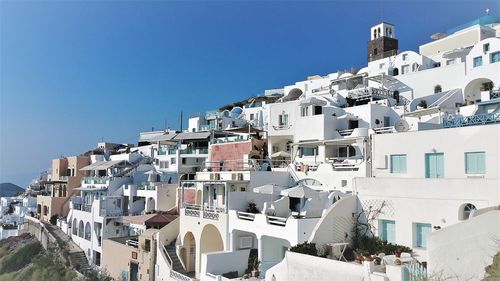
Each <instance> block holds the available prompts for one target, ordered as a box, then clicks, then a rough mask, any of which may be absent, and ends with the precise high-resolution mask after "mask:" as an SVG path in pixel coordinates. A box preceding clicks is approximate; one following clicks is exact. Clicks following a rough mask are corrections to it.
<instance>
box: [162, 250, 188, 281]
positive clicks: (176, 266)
mask: <svg viewBox="0 0 500 281" xmlns="http://www.w3.org/2000/svg"><path fill="white" fill-rule="evenodd" d="M165 250H166V252H167V255H168V257H170V260H171V261H172V264H171V266H172V269H173V270H174V271H177V272H178V273H181V274H183V275H186V276H187V275H188V274H187V272H186V270H184V267H183V266H182V263H181V261H180V260H179V257H178V256H177V251H176V249H175V244H174V245H172V244H170V245H168V246H165Z"/></svg>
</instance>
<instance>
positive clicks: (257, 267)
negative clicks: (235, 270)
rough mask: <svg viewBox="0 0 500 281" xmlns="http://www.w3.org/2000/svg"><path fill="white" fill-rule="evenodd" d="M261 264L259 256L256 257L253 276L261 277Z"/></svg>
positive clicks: (253, 264) (253, 262)
mask: <svg viewBox="0 0 500 281" xmlns="http://www.w3.org/2000/svg"><path fill="white" fill-rule="evenodd" d="M259 266H260V260H259V258H257V257H255V259H254V260H253V261H252V276H253V277H259V274H260V272H259Z"/></svg>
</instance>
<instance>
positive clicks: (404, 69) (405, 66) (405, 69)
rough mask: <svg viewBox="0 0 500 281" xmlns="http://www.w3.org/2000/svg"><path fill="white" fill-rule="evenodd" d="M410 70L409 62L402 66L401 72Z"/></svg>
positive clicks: (404, 72)
mask: <svg viewBox="0 0 500 281" xmlns="http://www.w3.org/2000/svg"><path fill="white" fill-rule="evenodd" d="M408 72H410V65H408V64H407V65H403V66H401V74H406V73H408Z"/></svg>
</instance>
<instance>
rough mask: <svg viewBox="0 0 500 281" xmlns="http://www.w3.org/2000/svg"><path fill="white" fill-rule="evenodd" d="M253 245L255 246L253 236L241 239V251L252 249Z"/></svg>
mask: <svg viewBox="0 0 500 281" xmlns="http://www.w3.org/2000/svg"><path fill="white" fill-rule="evenodd" d="M252 244H253V238H252V236H242V237H240V249H250V248H252Z"/></svg>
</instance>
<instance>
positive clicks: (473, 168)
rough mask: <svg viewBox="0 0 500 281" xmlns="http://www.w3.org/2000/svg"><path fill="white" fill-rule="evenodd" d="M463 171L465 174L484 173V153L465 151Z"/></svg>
mask: <svg viewBox="0 0 500 281" xmlns="http://www.w3.org/2000/svg"><path fill="white" fill-rule="evenodd" d="M465 173H466V174H485V173H486V165H485V153H484V152H466V153H465Z"/></svg>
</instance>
